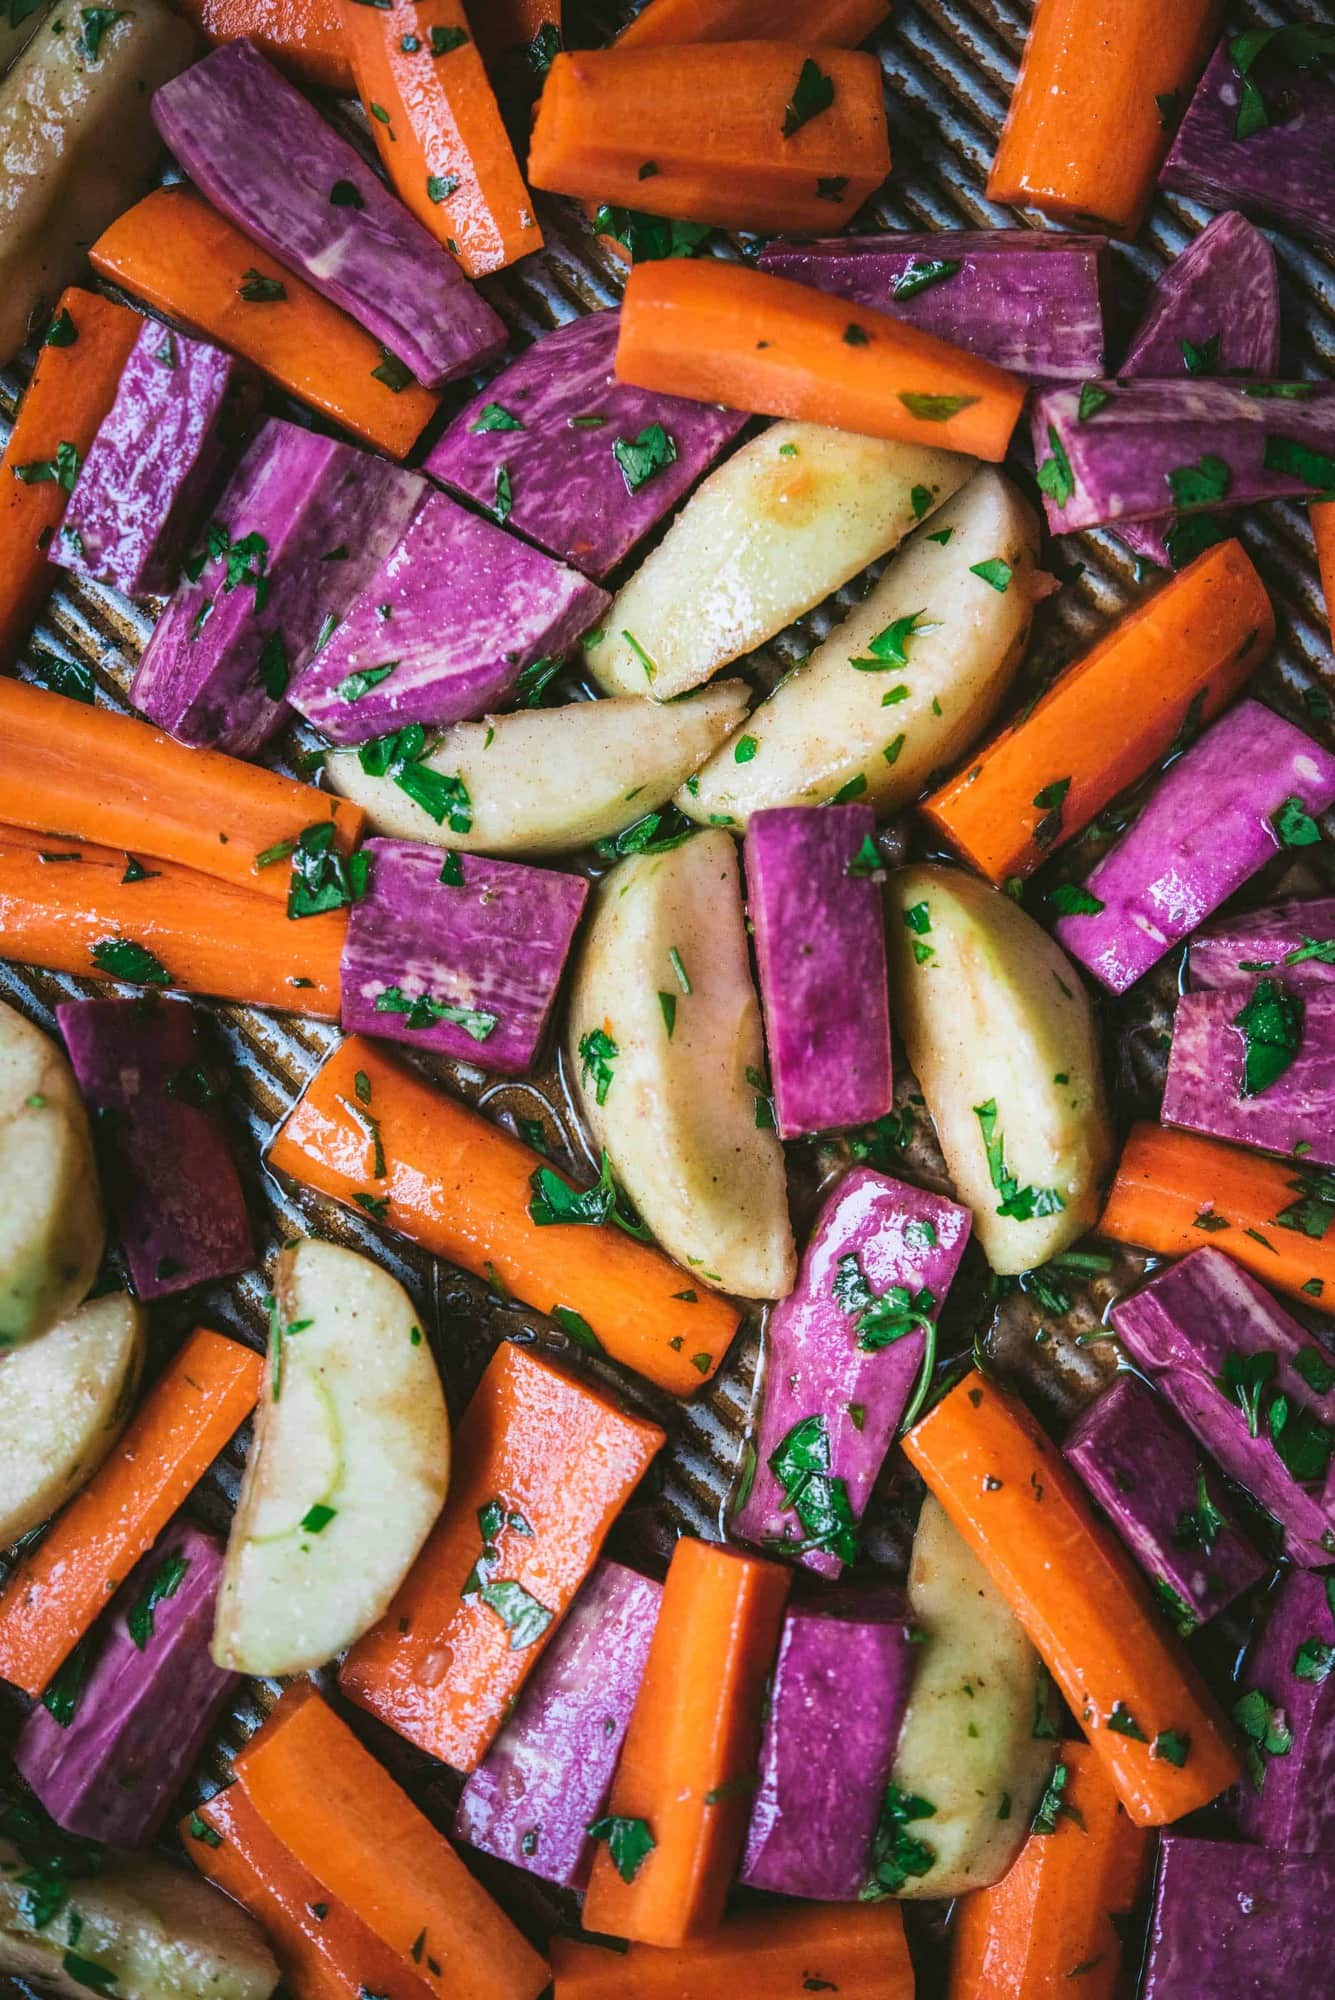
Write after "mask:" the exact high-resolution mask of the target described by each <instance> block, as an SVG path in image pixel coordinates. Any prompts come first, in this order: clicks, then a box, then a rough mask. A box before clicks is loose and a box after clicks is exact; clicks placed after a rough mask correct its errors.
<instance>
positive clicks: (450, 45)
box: [431, 28, 468, 56]
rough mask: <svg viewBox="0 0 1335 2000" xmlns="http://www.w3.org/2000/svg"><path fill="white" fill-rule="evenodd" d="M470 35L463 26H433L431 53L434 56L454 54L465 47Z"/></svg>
mask: <svg viewBox="0 0 1335 2000" xmlns="http://www.w3.org/2000/svg"><path fill="white" fill-rule="evenodd" d="M467 40H468V36H467V33H466V32H465V30H464V29H463V28H433V29H432V30H431V53H432V55H433V56H448V55H453V53H454V51H455V50H456V49H461V48H463V46H464V44H465V43H466V42H467Z"/></svg>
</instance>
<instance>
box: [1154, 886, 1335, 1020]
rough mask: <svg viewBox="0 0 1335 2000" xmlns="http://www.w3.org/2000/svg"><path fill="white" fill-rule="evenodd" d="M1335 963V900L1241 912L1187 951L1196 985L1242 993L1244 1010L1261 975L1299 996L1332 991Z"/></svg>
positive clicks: (1197, 936)
mask: <svg viewBox="0 0 1335 2000" xmlns="http://www.w3.org/2000/svg"><path fill="white" fill-rule="evenodd" d="M1333 964H1335V896H1313V897H1311V898H1309V899H1307V900H1305V901H1301V902H1285V903H1271V904H1268V905H1267V906H1265V907H1264V908H1262V909H1259V910H1240V911H1239V912H1238V913H1237V914H1236V915H1235V916H1227V917H1220V918H1219V919H1218V920H1217V921H1216V922H1215V923H1213V924H1210V925H1209V926H1208V927H1207V928H1206V929H1205V930H1201V931H1194V932H1193V933H1192V937H1191V942H1190V944H1189V945H1188V947H1187V970H1188V975H1189V977H1190V980H1191V984H1192V986H1193V987H1201V988H1204V989H1205V990H1207V991H1210V992H1215V991H1219V990H1220V989H1227V990H1229V991H1231V992H1236V993H1238V994H1239V996H1240V997H1239V1003H1238V1004H1239V1005H1240V1004H1241V1000H1242V998H1245V996H1246V995H1247V994H1248V993H1249V992H1250V991H1251V988H1252V985H1253V982H1254V981H1255V979H1256V976H1257V974H1258V973H1273V975H1274V976H1275V978H1276V979H1278V980H1279V981H1281V983H1282V984H1283V985H1284V986H1285V987H1286V988H1289V989H1292V990H1294V991H1297V992H1303V993H1308V992H1310V993H1321V992H1328V991H1329V990H1330V983H1331V973H1330V968H1331V966H1332V965H1333Z"/></svg>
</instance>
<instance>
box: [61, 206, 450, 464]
mask: <svg viewBox="0 0 1335 2000" xmlns="http://www.w3.org/2000/svg"><path fill="white" fill-rule="evenodd" d="M88 254H89V257H90V258H91V260H92V264H93V268H94V270H95V271H97V272H98V273H99V274H100V275H101V276H102V277H104V278H106V279H108V280H109V281H110V282H111V283H112V284H113V285H123V286H124V288H125V290H126V291H127V292H132V293H133V294H134V296H135V297H136V298H140V299H144V300H146V301H147V303H148V304H149V305H150V306H152V308H153V310H154V311H155V312H160V313H165V314H166V315H167V316H168V317H169V318H171V319H178V320H180V321H181V322H182V323H183V324H184V325H186V326H190V327H193V328H194V329H195V330H196V331H197V332H199V333H202V334H205V335H207V337H208V338H209V339H210V340H216V341H217V342H218V343H219V344H220V345H221V346H223V347H229V348H231V349H232V351H233V352H234V353H236V354H241V355H244V356H245V358H246V359H247V360H248V361H252V362H254V364H255V366H256V367H257V368H258V369H260V370H261V371H262V373H264V374H265V375H267V376H268V377H269V379H270V381H271V382H276V383H277V385H278V387H279V388H280V389H286V390H287V391H288V392H289V393H290V394H291V395H293V396H295V397H297V399H298V400H299V401H300V402H303V403H309V404H310V406H311V408H312V409H314V410H320V411H322V412H323V414H324V415H325V416H327V417H332V419H333V421H334V422H335V423H336V424H342V425H343V426H344V428H345V429H346V430H350V431H351V432H352V433H353V435H354V436H356V437H359V438H361V439H362V440H363V442H365V443H366V444H371V445H375V446H377V447H378V448H379V450H381V451H383V452H386V453H388V455H389V456H390V457H391V458H402V457H404V455H405V454H406V453H407V452H409V451H411V450H412V448H413V446H414V444H415V443H416V442H417V439H418V438H419V437H420V436H421V434H422V431H423V429H424V428H425V426H426V424H427V423H428V422H429V420H430V419H431V417H432V416H433V415H434V413H435V409H436V405H437V403H438V401H439V398H438V397H436V396H434V395H433V394H432V393H431V391H430V390H429V389H423V388H422V387H421V385H420V384H419V383H417V382H409V383H408V385H407V386H406V388H403V389H401V390H395V389H394V388H392V387H391V386H390V384H389V383H387V382H385V381H383V380H382V379H381V378H380V376H378V375H377V374H376V372H375V371H376V370H377V369H379V368H381V367H383V364H384V355H383V353H382V351H381V348H380V344H379V342H378V341H376V340H374V339H373V338H372V337H371V335H370V334H369V333H367V332H366V331H365V330H364V329H363V328H362V327H360V326H358V325H357V324H356V323H355V321H353V320H351V319H349V318H348V316H347V314H346V313H343V312H340V311H339V309H338V307H337V306H332V305H330V303H329V301H328V300H327V299H323V298H321V297H320V295H319V294H318V293H317V292H313V291H312V290H311V288H310V286H309V285H307V284H305V283H303V281H302V280H301V279H300V278H298V277H294V276H293V274H292V272H291V271H287V270H284V269H283V267H282V265H281V264H277V263H275V262H274V260H273V258H272V257H269V256H267V255H266V254H265V252H264V251H263V250H261V249H260V248H259V246H258V244H255V243H252V242H251V240H250V238H249V237H248V236H243V235H242V233H241V231H240V230H239V229H237V228H236V227H235V226H234V225H233V224H232V223H230V222H228V221H226V220H225V218H224V217H223V216H221V215H219V214H218V213H217V211H216V210H214V209H211V208H210V207H209V206H208V205H207V203H205V202H203V201H201V200H200V199H199V197H198V195H195V194H191V193H190V192H189V191H188V190H187V189H185V188H181V187H171V188H158V189H157V190H156V191H155V192H154V193H153V194H150V195H146V196H145V198H144V200H143V201H141V202H137V203H136V204H135V206H134V207H133V208H131V209H127V210H126V212H125V214H124V215H122V216H121V217H120V219H119V221H117V222H113V223H112V225H111V227H110V229H107V230H105V231H104V232H103V233H102V235H101V236H99V237H98V239H97V241H96V243H94V245H93V247H92V249H91V250H90V251H89V253H88ZM247 279H251V280H260V279H267V280H269V281H270V283H276V284H279V285H281V286H282V288H283V296H282V297H281V298H270V299H263V298H261V299H258V300H257V299H255V298H254V297H251V298H249V299H248V298H245V297H243V296H242V293H241V289H240V288H241V286H242V285H243V284H246V281H247ZM256 289H257V287H256V285H255V284H254V283H249V284H246V290H247V291H248V292H251V293H252V294H253V293H254V292H255V290H256Z"/></svg>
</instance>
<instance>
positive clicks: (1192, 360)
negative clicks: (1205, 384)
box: [1182, 333, 1223, 375]
mask: <svg viewBox="0 0 1335 2000" xmlns="http://www.w3.org/2000/svg"><path fill="white" fill-rule="evenodd" d="M1222 338H1223V336H1222V334H1218V333H1212V334H1211V335H1210V336H1209V338H1208V339H1206V340H1203V341H1201V342H1200V343H1199V345H1198V344H1197V343H1196V342H1195V341H1194V340H1184V341H1183V343H1182V360H1183V363H1184V364H1185V366H1186V370H1187V373H1188V375H1217V374H1218V373H1219V343H1220V341H1221V339H1222Z"/></svg>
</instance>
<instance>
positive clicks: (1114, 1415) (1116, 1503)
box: [1062, 1374, 1270, 1636]
mask: <svg viewBox="0 0 1335 2000" xmlns="http://www.w3.org/2000/svg"><path fill="white" fill-rule="evenodd" d="M1062 1449H1063V1452H1064V1455H1065V1457H1066V1460H1067V1463H1068V1464H1070V1465H1073V1466H1074V1467H1075V1469H1076V1471H1077V1472H1078V1473H1079V1475H1080V1477H1081V1479H1082V1480H1083V1482H1084V1484H1085V1485H1086V1486H1087V1487H1088V1488H1089V1491H1090V1492H1091V1493H1092V1494H1093V1496H1094V1498H1095V1499H1096V1500H1097V1501H1098V1503H1099V1505H1100V1507H1102V1509H1103V1511H1104V1513H1105V1514H1106V1515H1107V1516H1108V1519H1109V1520H1110V1521H1111V1522H1112V1524H1113V1526H1114V1528H1116V1530H1117V1532H1118V1534H1119V1535H1120V1536H1121V1538H1122V1540H1123V1541H1124V1542H1125V1543H1126V1545H1127V1547H1128V1548H1129V1549H1130V1551H1131V1553H1132V1555H1133V1556H1134V1557H1135V1558H1136V1561H1137V1562H1138V1563H1139V1564H1140V1566H1141V1568H1142V1569H1143V1570H1144V1571H1145V1574H1146V1575H1147V1576H1148V1577H1149V1579H1150V1581H1151V1583H1152V1584H1153V1585H1154V1587H1155V1589H1156V1590H1157V1591H1158V1593H1159V1595H1160V1597H1161V1598H1162V1599H1163V1600H1164V1602H1165V1604H1166V1605H1167V1606H1168V1609H1169V1611H1170V1613H1171V1614H1172V1617H1173V1620H1174V1623H1175V1624H1176V1625H1177V1626H1178V1627H1179V1629H1180V1630H1182V1631H1183V1633H1184V1636H1185V1634H1186V1632H1188V1631H1194V1630H1195V1628H1196V1626H1198V1625H1204V1624H1205V1623H1206V1621H1207V1620H1208V1619H1210V1618H1213V1617H1214V1616H1215V1614H1216V1613H1217V1612H1220V1611H1222V1610H1223V1609H1224V1607H1225V1606H1226V1605H1228V1604H1231V1603H1232V1602H1233V1600H1234V1598H1235V1597H1240V1596H1241V1595H1242V1592H1243V1591H1244V1590H1250V1589H1251V1588H1252V1586H1253V1584H1256V1583H1259V1582H1260V1581H1261V1579H1262V1577H1263V1576H1265V1575H1266V1573H1267V1570H1268V1569H1269V1567H1270V1565H1269V1564H1268V1563H1267V1562H1266V1560H1265V1558H1264V1557H1263V1556H1262V1555H1261V1553H1260V1551H1259V1550H1258V1549H1257V1548H1256V1547H1255V1546H1254V1544H1253V1543H1252V1542H1251V1540H1250V1539H1249V1538H1248V1536H1247V1535H1245V1534H1244V1533H1243V1531H1242V1530H1241V1529H1240V1528H1239V1527H1238V1525H1237V1523H1236V1522H1235V1521H1234V1520H1233V1519H1232V1518H1231V1517H1230V1515H1229V1513H1228V1509H1227V1504H1226V1501H1225V1498H1224V1494H1223V1490H1222V1482H1221V1481H1220V1479H1219V1478H1218V1475H1217V1474H1216V1473H1215V1472H1214V1469H1213V1467H1212V1466H1211V1465H1210V1463H1209V1460H1208V1459H1205V1458H1203V1457H1202V1455H1201V1451H1200V1447H1199V1446H1198V1445H1197V1444H1196V1443H1195V1441H1194V1440H1193V1439H1192V1438H1191V1437H1189V1436H1188V1434H1187V1432H1186V1431H1184V1430H1183V1428H1182V1426H1181V1425H1180V1424H1179V1423H1178V1422H1177V1420H1176V1418H1175V1417H1174V1416H1173V1415H1172V1412H1171V1411H1170V1410H1169V1408H1168V1405H1167V1404H1166V1403H1165V1402H1164V1400H1163V1398H1162V1397H1161V1396H1156V1395H1154V1393H1153V1392H1152V1391H1151V1390H1149V1389H1147V1388H1146V1387H1145V1385H1144V1383H1143V1382H1140V1381H1137V1379H1136V1377H1135V1376H1134V1375H1129V1374H1128V1375H1119V1376H1118V1378H1117V1380H1116V1381H1115V1382H1114V1383H1113V1385H1112V1387H1111V1388H1110V1389H1109V1390H1108V1391H1107V1393H1106V1394H1105V1395H1102V1396H1100V1397H1099V1399H1098V1401H1097V1402H1095V1403H1092V1404H1091V1405H1090V1407H1089V1408H1088V1409H1087V1410H1086V1411H1085V1412H1084V1414H1083V1416H1081V1417H1080V1418H1079V1419H1078V1421H1077V1422H1076V1424H1075V1425H1074V1427H1073V1428H1072V1430H1071V1431H1070V1433H1069V1434H1068V1436H1067V1439H1066V1443H1065V1445H1064V1446H1063V1448H1062Z"/></svg>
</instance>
